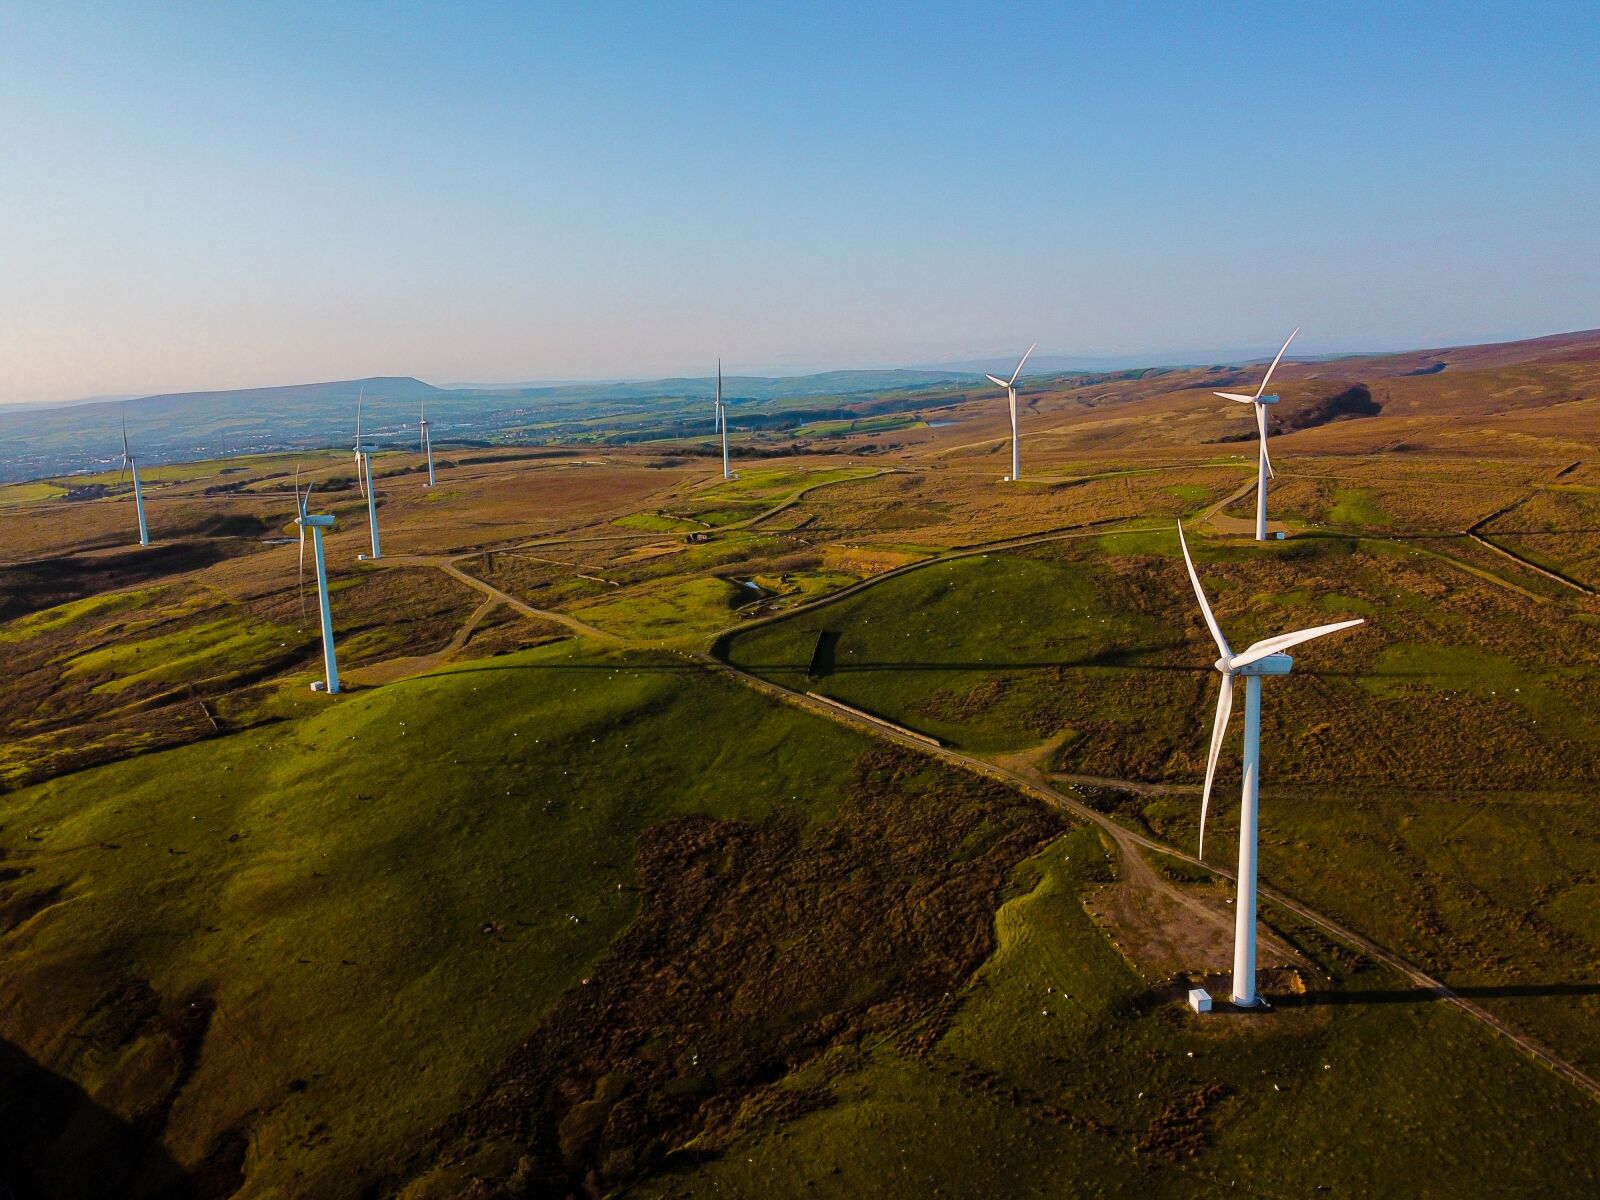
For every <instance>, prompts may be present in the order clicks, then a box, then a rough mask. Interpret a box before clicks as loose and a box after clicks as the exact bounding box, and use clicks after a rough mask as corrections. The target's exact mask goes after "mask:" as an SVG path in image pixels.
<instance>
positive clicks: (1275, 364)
mask: <svg viewBox="0 0 1600 1200" xmlns="http://www.w3.org/2000/svg"><path fill="white" fill-rule="evenodd" d="M1299 332H1300V327H1299V326H1298V325H1296V326H1295V328H1294V333H1291V334H1290V335H1289V336H1288V337H1286V338H1284V339H1283V347H1282V348H1281V349H1280V350H1279V351H1278V357H1277V358H1275V359H1273V360H1272V365H1271V366H1270V367H1268V368H1267V373H1266V375H1264V376H1262V379H1261V386H1260V387H1258V388H1257V389H1256V395H1258V396H1259V395H1261V394H1262V393H1263V392H1265V391H1266V390H1267V384H1269V383H1271V382H1272V373H1273V372H1274V371H1276V370H1277V369H1278V363H1279V362H1280V361H1282V359H1283V352H1284V351H1285V350H1287V349H1288V348H1289V343H1290V342H1292V341H1294V334H1295V333H1299Z"/></svg>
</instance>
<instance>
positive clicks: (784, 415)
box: [0, 330, 1600, 482]
mask: <svg viewBox="0 0 1600 1200" xmlns="http://www.w3.org/2000/svg"><path fill="white" fill-rule="evenodd" d="M1269 354H1270V352H1269ZM1256 361H1259V359H1258V360H1256ZM1590 361H1600V330H1587V331H1581V332H1577V333H1564V334H1556V335H1553V336H1550V337H1540V338H1530V339H1526V340H1523V341H1516V342H1500V343H1491V344H1486V345H1476V346H1458V347H1443V348H1438V349H1425V350H1414V351H1405V352H1402V353H1390V354H1374V355H1346V356H1340V357H1336V358H1331V359H1326V360H1320V361H1319V360H1308V359H1296V358H1292V357H1291V359H1290V360H1289V362H1290V363H1291V364H1292V371H1293V377H1294V378H1296V379H1298V380H1302V381H1309V380H1317V381H1320V382H1321V383H1322V384H1323V385H1324V386H1323V387H1322V388H1321V389H1320V390H1319V391H1317V397H1319V398H1320V399H1319V400H1318V403H1321V400H1324V399H1325V400H1328V403H1329V404H1332V405H1333V407H1332V408H1329V409H1328V410H1327V411H1326V412H1324V411H1323V410H1322V409H1317V410H1316V411H1315V412H1312V411H1310V410H1308V412H1307V414H1305V415H1304V418H1303V419H1304V420H1305V421H1308V422H1311V423H1313V424H1315V423H1321V422H1323V421H1327V420H1335V419H1345V418H1349V417H1354V416H1360V415H1371V414H1370V413H1368V412H1366V411H1365V409H1366V408H1368V407H1371V405H1370V404H1368V403H1367V402H1365V401H1361V400H1360V397H1359V395H1358V394H1357V393H1356V392H1354V391H1352V390H1351V389H1353V388H1356V387H1358V386H1365V387H1371V386H1375V385H1376V384H1377V383H1378V382H1379V381H1381V380H1384V379H1408V378H1414V377H1425V376H1432V377H1437V378H1438V380H1439V383H1440V384H1441V385H1444V386H1446V387H1448V385H1449V381H1450V380H1451V379H1452V378H1453V375H1452V372H1462V371H1467V370H1473V371H1483V370H1496V369H1500V370H1516V369H1520V368H1529V369H1531V368H1535V367H1538V368H1545V367H1552V366H1557V365H1560V364H1566V363H1578V362H1590ZM1015 365H1016V364H1015V360H1010V361H1006V362H1000V361H997V360H981V361H979V362H974V363H971V364H953V365H948V366H943V367H939V368H931V369H920V370H882V371H826V372H821V373H818V374H814V375H798V376H790V377H777V378H770V377H763V376H741V375H730V376H726V377H724V379H723V398H724V399H725V400H726V401H727V403H728V406H729V411H730V412H731V413H732V415H733V421H734V427H735V428H740V427H744V428H758V427H759V428H763V429H767V430H794V429H797V428H800V427H802V426H804V425H806V424H808V423H810V422H815V421H828V420H838V419H856V418H861V417H868V416H885V415H890V414H901V413H904V414H918V413H924V412H927V411H930V410H935V409H938V408H942V407H946V406H949V405H952V404H955V403H958V402H960V401H961V400H962V399H965V398H966V396H967V395H968V394H969V393H970V394H973V395H977V394H980V393H982V394H987V390H988V389H989V388H990V385H989V384H988V383H987V382H986V381H985V380H984V379H983V377H982V375H981V374H979V373H978V372H979V370H980V369H982V370H991V371H994V372H995V373H999V372H1001V371H1004V372H1006V373H1007V374H1009V373H1010V371H1011V370H1012V369H1013V368H1014V367H1015ZM968 367H970V368H971V369H970V370H969V369H966V368H968ZM1169 373H1170V374H1171V376H1172V378H1171V380H1170V382H1168V381H1166V380H1165V379H1164V377H1165V376H1166V375H1167V374H1169ZM1051 375H1055V376H1058V377H1061V376H1072V377H1075V378H1076V380H1077V383H1078V384H1084V383H1087V382H1101V381H1104V382H1112V381H1115V380H1117V379H1123V378H1135V377H1141V376H1142V377H1143V378H1144V379H1145V381H1146V382H1147V383H1153V384H1154V388H1153V390H1152V388H1151V387H1148V386H1146V387H1142V388H1140V389H1139V394H1141V395H1144V396H1146V397H1149V396H1153V395H1155V394H1157V393H1159V392H1161V391H1169V390H1170V391H1180V390H1182V389H1184V388H1189V387H1195V386H1203V387H1207V388H1216V387H1223V386H1233V385H1235V384H1238V385H1241V386H1243V385H1247V384H1249V383H1251V382H1252V381H1254V380H1255V379H1256V378H1258V374H1257V368H1256V367H1254V366H1252V367H1249V368H1244V367H1241V366H1240V365H1239V363H1238V362H1235V363H1234V364H1232V365H1229V366H1226V367H1224V366H1214V367H1212V368H1211V369H1210V370H1209V371H1202V372H1201V373H1200V374H1199V375H1196V373H1195V371H1194V370H1188V371H1184V370H1178V369H1173V368H1170V367H1168V368H1162V369H1159V370H1158V369H1155V368H1152V367H1148V366H1146V367H1144V368H1140V367H1139V366H1138V364H1135V363H1132V362H1131V361H1124V360H1117V362H1116V364H1113V362H1112V361H1111V360H1099V359H1091V358H1062V357H1060V356H1038V357H1035V358H1033V359H1030V361H1029V363H1028V370H1027V375H1026V378H1028V379H1030V380H1032V381H1034V382H1035V383H1037V381H1038V380H1039V379H1040V377H1048V376H1051ZM1085 376H1090V377H1094V376H1099V377H1100V379H1098V380H1095V379H1089V380H1086V379H1085V378H1084V377H1085ZM1202 376H1203V378H1202ZM714 387H715V379H714V377H712V376H699V377H674V378H668V379H654V380H625V381H619V382H598V383H560V384H540V385H532V386H511V387H499V388H496V387H458V388H441V387H435V386H434V385H432V384H429V383H425V382H423V381H422V380H420V379H413V378H411V377H409V376H381V377H374V378H370V379H349V380H340V381H335V382H327V383H306V384H295V385H290V386H287V387H272V388H247V389H239V390H232V391H210V392H181V393H175V394H170V395H159V396H142V397H139V398H137V399H131V400H126V401H116V400H109V401H86V402H81V403H75V404H68V405H54V406H47V407H40V406H29V407H27V408H20V407H18V408H3V407H0V482H10V481H15V480H22V479H37V478H41V477H48V476H58V475H65V474H70V473H73V472H81V471H89V470H97V469H103V468H105V467H107V466H108V465H111V464H112V463H113V462H114V461H115V460H116V458H117V456H118V455H119V454H120V453H121V449H122V432H121V430H122V424H121V423H122V419H123V416H124V414H125V415H126V417H127V421H128V434H129V438H130V441H131V442H132V445H133V448H134V452H135V454H136V455H137V456H138V458H139V460H140V461H141V462H143V463H148V464H155V463H163V462H183V461H190V460H193V459H198V458H215V457H222V456H228V455H236V454H250V453H264V452H270V451H280V450H298V449H314V448H324V447H336V446H348V445H349V444H350V441H351V439H352V437H353V435H354V433H355V412H356V400H357V397H358V396H362V395H364V396H365V397H366V405H365V413H366V424H365V432H367V433H368V434H369V435H370V436H371V437H372V438H373V439H374V440H375V441H377V442H378V443H379V444H384V443H389V444H394V445H401V446H407V447H410V446H414V444H415V439H416V433H415V431H416V423H417V417H418V412H419V409H420V406H421V404H422V402H423V401H424V400H426V402H427V407H428V418H429V420H430V421H431V422H432V425H433V432H434V440H435V443H436V444H438V445H441V446H444V445H448V444H450V443H452V442H454V443H457V444H460V443H469V444H477V445H486V444H536V443H541V442H545V443H548V442H574V443H585V444H589V445H594V446H608V445H609V446H617V445H623V444H627V443H630V442H643V441H651V440H659V439H664V438H689V439H693V438H701V437H709V436H710V434H711V397H712V392H713V389H714ZM1334 401H1337V403H1334ZM1397 403H1398V404H1399V406H1400V407H1404V404H1405V402H1404V401H1399V402H1397ZM1452 403H1453V404H1456V405H1458V406H1459V405H1463V404H1465V405H1467V406H1468V407H1470V406H1471V405H1472V404H1473V403H1475V401H1474V400H1472V398H1471V397H1470V396H1467V395H1457V396H1456V398H1455V399H1454V400H1453V401H1452ZM1372 404H1378V402H1377V401H1373V402H1372ZM1357 410H1361V411H1357ZM1374 411H1375V410H1374ZM1396 411H1398V409H1397V410H1396ZM1285 415H1287V410H1286V412H1285V414H1280V416H1285Z"/></svg>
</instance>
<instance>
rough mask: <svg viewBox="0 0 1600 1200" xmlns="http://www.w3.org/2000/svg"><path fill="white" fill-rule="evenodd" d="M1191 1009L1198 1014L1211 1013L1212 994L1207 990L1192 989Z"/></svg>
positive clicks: (1190, 991)
mask: <svg viewBox="0 0 1600 1200" xmlns="http://www.w3.org/2000/svg"><path fill="white" fill-rule="evenodd" d="M1189 1007H1190V1008H1192V1009H1194V1010H1195V1012H1197V1013H1208V1012H1210V1011H1211V994H1210V993H1209V992H1207V991H1206V990H1205V988H1190V989H1189Z"/></svg>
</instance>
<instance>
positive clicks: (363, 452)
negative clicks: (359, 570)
mask: <svg viewBox="0 0 1600 1200" xmlns="http://www.w3.org/2000/svg"><path fill="white" fill-rule="evenodd" d="M366 397H367V393H366V389H365V388H363V389H362V390H361V395H360V396H358V397H357V398H356V486H357V487H359V488H360V489H361V494H362V495H364V496H365V497H366V498H367V525H368V527H369V528H370V529H371V530H372V553H371V554H363V555H359V556H358V557H360V558H372V559H376V558H381V557H383V551H382V550H381V549H379V547H378V497H377V495H376V494H375V493H374V492H373V490H372V447H371V446H367V445H363V444H362V441H361V405H362V402H363V401H364V400H365V399H366Z"/></svg>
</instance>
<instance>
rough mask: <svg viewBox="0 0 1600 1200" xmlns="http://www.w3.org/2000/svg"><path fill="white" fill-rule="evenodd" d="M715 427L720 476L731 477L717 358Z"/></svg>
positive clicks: (720, 362) (726, 414) (720, 371)
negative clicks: (719, 448)
mask: <svg viewBox="0 0 1600 1200" xmlns="http://www.w3.org/2000/svg"><path fill="white" fill-rule="evenodd" d="M716 412H717V428H718V429H720V430H722V477H723V478H724V479H732V478H733V472H732V470H730V469H729V465H728V409H727V406H726V405H724V404H723V403H722V360H721V359H720V358H719V359H717V408H716Z"/></svg>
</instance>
